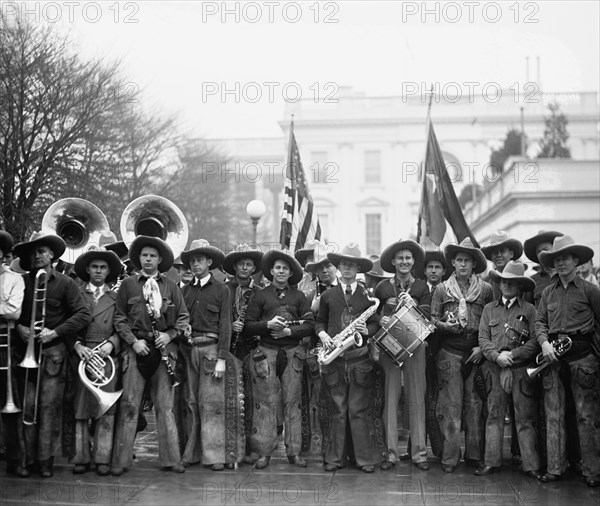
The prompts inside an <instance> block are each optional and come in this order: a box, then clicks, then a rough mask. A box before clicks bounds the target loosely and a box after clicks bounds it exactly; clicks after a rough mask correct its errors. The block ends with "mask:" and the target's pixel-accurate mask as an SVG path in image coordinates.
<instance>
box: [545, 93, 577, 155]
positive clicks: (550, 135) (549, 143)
mask: <svg viewBox="0 0 600 506" xmlns="http://www.w3.org/2000/svg"><path fill="white" fill-rule="evenodd" d="M548 109H549V110H550V117H547V118H545V119H544V122H545V123H546V128H545V129H544V137H542V138H541V139H540V152H539V154H538V156H537V157H538V158H571V150H570V149H569V148H568V147H567V140H568V138H569V133H568V132H567V124H568V123H569V121H568V120H567V117H566V116H565V115H564V114H563V113H562V112H561V111H560V105H559V104H558V103H557V102H551V103H550V104H548Z"/></svg>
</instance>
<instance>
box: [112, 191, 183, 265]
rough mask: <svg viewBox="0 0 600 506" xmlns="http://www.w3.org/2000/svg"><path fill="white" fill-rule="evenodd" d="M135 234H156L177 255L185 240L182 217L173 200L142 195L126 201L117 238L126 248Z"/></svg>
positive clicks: (181, 249)
mask: <svg viewBox="0 0 600 506" xmlns="http://www.w3.org/2000/svg"><path fill="white" fill-rule="evenodd" d="M138 235H148V236H151V237H158V238H159V239H162V240H163V241H165V242H166V243H167V244H168V245H169V246H170V247H171V249H172V250H173V256H175V257H177V256H179V254H180V253H181V252H182V251H183V249H184V248H185V245H186V244H187V241H188V224H187V220H186V219H185V216H184V215H183V213H182V212H181V210H180V209H179V207H177V206H176V205H175V204H173V202H171V201H170V200H169V199H166V198H164V197H160V196H158V195H144V196H142V197H138V198H137V199H135V200H133V201H132V202H130V203H129V204H128V205H127V207H126V208H125V210H124V211H123V214H122V215H121V237H123V241H124V242H125V245H126V246H127V247H129V246H130V245H131V243H132V242H133V240H134V239H135V238H136V237H137V236H138Z"/></svg>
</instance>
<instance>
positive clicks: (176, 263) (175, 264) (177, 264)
mask: <svg viewBox="0 0 600 506" xmlns="http://www.w3.org/2000/svg"><path fill="white" fill-rule="evenodd" d="M173 267H175V269H179V268H180V267H185V265H183V262H182V261H181V255H180V256H178V257H177V258H176V259H175V260H174V261H173Z"/></svg>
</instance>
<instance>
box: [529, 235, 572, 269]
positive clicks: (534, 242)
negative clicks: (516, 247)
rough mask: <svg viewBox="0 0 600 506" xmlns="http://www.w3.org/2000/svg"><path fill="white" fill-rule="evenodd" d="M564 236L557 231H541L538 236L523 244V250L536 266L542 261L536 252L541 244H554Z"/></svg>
mask: <svg viewBox="0 0 600 506" xmlns="http://www.w3.org/2000/svg"><path fill="white" fill-rule="evenodd" d="M561 235H564V234H563V233H562V232H556V231H555V230H540V231H539V232H538V233H537V235H534V236H533V237H530V238H529V239H527V240H526V241H525V242H524V243H523V249H524V250H525V256H526V257H527V258H529V260H531V261H532V262H535V263H536V264H539V263H540V260H539V258H538V256H537V254H536V252H535V250H536V248H537V247H538V245H539V244H542V243H544V242H549V243H550V244H552V243H553V242H554V239H556V238H557V237H560V236H561Z"/></svg>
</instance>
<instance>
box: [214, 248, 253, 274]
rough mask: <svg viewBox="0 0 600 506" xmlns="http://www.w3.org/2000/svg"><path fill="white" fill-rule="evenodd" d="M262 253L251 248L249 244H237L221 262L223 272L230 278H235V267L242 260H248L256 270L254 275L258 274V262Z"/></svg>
mask: <svg viewBox="0 0 600 506" xmlns="http://www.w3.org/2000/svg"><path fill="white" fill-rule="evenodd" d="M262 257H263V252H262V251H260V250H259V249H255V248H253V247H252V246H251V245H249V244H238V245H237V246H236V247H235V249H234V250H233V251H232V252H231V253H227V255H225V260H223V270H224V271H225V272H227V273H228V274H231V275H232V276H235V268H234V267H235V265H236V264H237V263H238V262H239V261H240V260H242V259H243V258H249V259H250V260H252V261H253V262H254V266H255V267H256V269H255V270H254V273H257V272H260V261H261V260H262Z"/></svg>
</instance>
